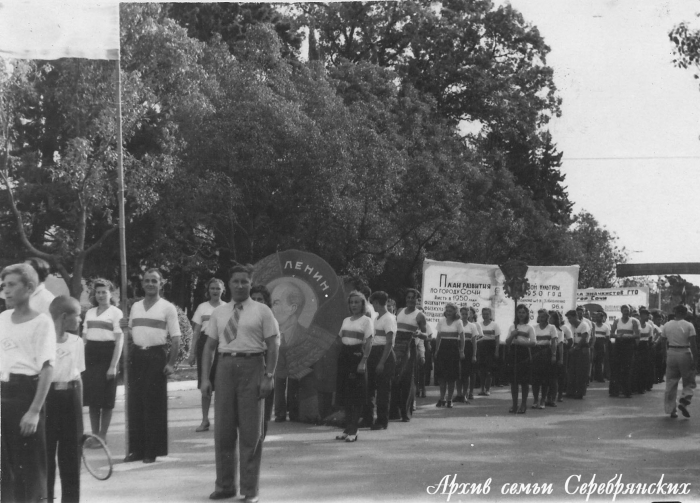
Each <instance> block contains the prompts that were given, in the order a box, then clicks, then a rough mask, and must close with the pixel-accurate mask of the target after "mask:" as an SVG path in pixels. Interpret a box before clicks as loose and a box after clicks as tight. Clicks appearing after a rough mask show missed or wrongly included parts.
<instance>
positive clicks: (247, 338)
mask: <svg viewBox="0 0 700 503" xmlns="http://www.w3.org/2000/svg"><path fill="white" fill-rule="evenodd" d="M252 283H253V266H250V265H246V266H242V265H237V266H235V267H234V268H233V269H232V270H231V279H230V280H229V290H230V291H231V302H230V303H229V304H226V305H223V306H219V307H217V308H216V309H215V310H214V312H213V313H212V314H211V318H209V328H208V332H207V336H208V337H209V338H208V339H207V343H206V346H205V347H204V352H203V355H202V386H201V388H200V390H201V392H202V395H210V394H211V382H210V381H209V370H210V367H211V362H212V360H213V356H214V351H215V350H217V346H218V351H219V363H218V365H217V368H216V402H215V404H214V449H215V456H216V484H215V490H214V492H213V493H211V494H210V495H209V499H213V500H218V499H225V498H233V497H234V496H236V494H237V489H236V485H235V484H236V481H235V480H236V477H235V474H236V470H238V471H239V473H240V478H239V480H240V489H241V495H242V496H244V501H245V502H246V503H256V502H257V501H258V490H259V480H260V464H261V461H262V447H263V422H264V421H263V419H264V398H265V397H266V396H267V395H268V394H269V393H270V392H271V391H272V387H273V379H274V375H275V366H276V365H277V352H278V348H279V344H280V334H279V328H278V325H277V322H276V321H275V317H274V315H273V314H272V311H271V310H270V308H269V307H267V306H266V305H265V304H263V303H260V302H255V301H254V300H252V299H251V298H250V289H251V286H252ZM236 444H238V446H239V450H240V456H236ZM239 460H240V464H239Z"/></svg>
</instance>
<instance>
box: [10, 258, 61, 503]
mask: <svg viewBox="0 0 700 503" xmlns="http://www.w3.org/2000/svg"><path fill="white" fill-rule="evenodd" d="M0 279H1V280H2V283H3V290H4V292H5V299H6V301H7V305H8V307H9V308H10V309H9V310H8V311H4V312H2V313H0V348H2V349H1V350H0V380H1V381H2V384H1V385H0V397H1V401H2V406H1V408H0V417H2V430H1V432H0V434H1V435H2V499H3V501H40V500H45V499H46V436H45V430H44V418H45V415H44V401H45V400H46V394H47V393H48V391H49V386H50V385H51V377H52V375H53V365H54V360H55V358H56V333H55V331H54V328H53V323H51V319H50V318H49V317H48V316H46V315H45V314H42V313H38V312H37V311H35V310H33V309H32V308H31V307H30V305H29V299H30V297H31V295H32V294H33V293H34V291H35V289H36V287H37V285H38V284H39V278H38V277H37V274H36V271H35V270H34V269H33V268H32V267H31V266H30V265H28V264H15V265H11V266H8V267H6V268H5V269H4V270H3V271H2V273H0Z"/></svg>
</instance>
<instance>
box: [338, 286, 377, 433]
mask: <svg viewBox="0 0 700 503" xmlns="http://www.w3.org/2000/svg"><path fill="white" fill-rule="evenodd" d="M348 309H349V311H350V316H348V317H347V318H345V319H344V320H343V325H342V327H341V328H340V332H339V333H338V336H339V337H340V341H341V343H342V347H341V350H340V355H338V376H337V380H336V403H337V404H338V405H340V406H343V407H345V429H344V430H343V433H342V434H341V435H338V436H336V437H335V439H336V440H344V441H346V442H355V441H357V427H358V426H357V425H358V423H359V421H360V414H362V407H363V406H365V404H366V401H367V359H368V358H369V354H370V351H371V348H372V338H373V335H374V327H373V323H372V318H371V317H370V316H365V311H366V309H367V300H366V299H365V296H364V295H363V294H362V293H361V292H359V291H357V290H353V291H352V292H350V295H348Z"/></svg>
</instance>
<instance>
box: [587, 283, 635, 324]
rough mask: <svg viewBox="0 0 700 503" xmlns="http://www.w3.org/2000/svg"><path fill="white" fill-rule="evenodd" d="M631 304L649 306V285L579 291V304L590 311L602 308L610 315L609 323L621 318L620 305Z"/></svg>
mask: <svg viewBox="0 0 700 503" xmlns="http://www.w3.org/2000/svg"><path fill="white" fill-rule="evenodd" d="M625 304H631V305H632V306H633V307H634V308H635V309H639V306H649V287H648V286H631V287H624V288H587V289H585V290H579V291H578V297H577V299H576V305H577V306H584V307H586V308H587V309H588V310H589V311H591V312H593V311H598V310H599V309H602V310H603V311H605V313H606V314H607V315H608V323H612V322H613V321H614V320H616V319H618V318H620V317H621V316H622V313H621V312H620V307H621V306H623V305H625Z"/></svg>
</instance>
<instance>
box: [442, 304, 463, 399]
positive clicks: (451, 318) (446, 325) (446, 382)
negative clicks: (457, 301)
mask: <svg viewBox="0 0 700 503" xmlns="http://www.w3.org/2000/svg"><path fill="white" fill-rule="evenodd" d="M462 359H464V325H462V320H461V319H460V318H459V311H458V310H457V306H456V305H454V304H453V303H451V302H448V303H447V304H446V305H445V316H444V317H443V318H442V319H441V320H440V321H438V324H437V337H436V343H435V375H436V377H437V380H438V383H439V385H440V399H439V400H438V402H437V403H436V404H435V406H436V407H447V408H448V409H449V408H452V395H453V394H454V391H455V383H456V382H457V379H459V364H460V361H461V360H462ZM445 393H447V400H445Z"/></svg>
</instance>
